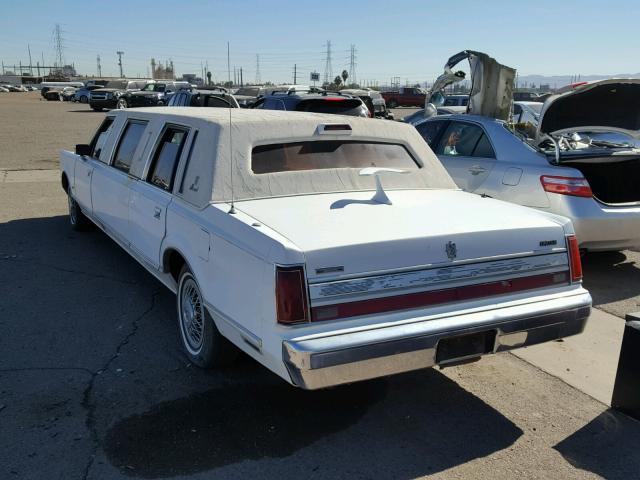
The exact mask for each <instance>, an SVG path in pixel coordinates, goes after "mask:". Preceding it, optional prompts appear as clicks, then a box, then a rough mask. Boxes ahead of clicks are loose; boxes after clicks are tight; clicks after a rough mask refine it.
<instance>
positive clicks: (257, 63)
mask: <svg viewBox="0 0 640 480" xmlns="http://www.w3.org/2000/svg"><path fill="white" fill-rule="evenodd" d="M260 83H261V79H260V55H256V85H260Z"/></svg>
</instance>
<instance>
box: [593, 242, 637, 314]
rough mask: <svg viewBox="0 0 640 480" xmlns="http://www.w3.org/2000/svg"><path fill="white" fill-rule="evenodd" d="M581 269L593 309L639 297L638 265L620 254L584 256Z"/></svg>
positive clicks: (600, 253)
mask: <svg viewBox="0 0 640 480" xmlns="http://www.w3.org/2000/svg"><path fill="white" fill-rule="evenodd" d="M582 268H583V273H584V286H585V288H586V289H587V290H589V291H590V292H591V295H592V297H593V305H594V306H595V307H597V306H599V305H602V304H607V303H613V302H616V301H619V300H626V299H629V298H632V297H637V296H640V265H638V264H636V262H635V261H633V260H632V259H628V258H627V256H626V255H625V254H624V253H622V252H596V253H588V254H587V255H585V256H584V258H583V259H582ZM612 279H615V281H612Z"/></svg>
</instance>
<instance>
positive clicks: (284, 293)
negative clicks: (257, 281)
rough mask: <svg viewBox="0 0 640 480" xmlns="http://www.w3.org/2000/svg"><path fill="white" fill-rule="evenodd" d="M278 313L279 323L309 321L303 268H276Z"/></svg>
mask: <svg viewBox="0 0 640 480" xmlns="http://www.w3.org/2000/svg"><path fill="white" fill-rule="evenodd" d="M276 311H277V319H278V323H282V324H285V325H290V324H292V323H301V322H308V321H309V301H308V298H307V284H306V281H305V278H304V269H303V268H302V267H276Z"/></svg>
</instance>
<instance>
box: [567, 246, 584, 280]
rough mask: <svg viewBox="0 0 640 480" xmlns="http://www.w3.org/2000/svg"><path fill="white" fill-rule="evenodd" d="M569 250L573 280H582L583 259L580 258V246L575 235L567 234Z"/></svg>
mask: <svg viewBox="0 0 640 480" xmlns="http://www.w3.org/2000/svg"><path fill="white" fill-rule="evenodd" d="M567 251H568V252H569V266H570V268H571V282H572V283H576V282H580V281H581V280H582V260H580V248H579V246H578V240H577V239H576V236H575V235H567Z"/></svg>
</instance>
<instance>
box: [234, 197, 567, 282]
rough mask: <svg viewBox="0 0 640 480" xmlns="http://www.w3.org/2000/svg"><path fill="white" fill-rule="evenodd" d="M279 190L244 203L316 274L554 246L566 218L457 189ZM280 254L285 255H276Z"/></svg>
mask: <svg viewBox="0 0 640 480" xmlns="http://www.w3.org/2000/svg"><path fill="white" fill-rule="evenodd" d="M387 194H388V196H389V199H390V200H391V202H392V204H391V205H387V204H382V203H377V202H375V201H373V200H372V192H349V193H331V194H318V195H304V196H298V197H296V198H292V197H279V198H268V199H260V200H249V201H242V202H237V203H236V208H237V209H238V210H240V211H242V212H244V213H246V214H248V215H250V216H251V217H253V218H255V219H256V220H258V221H259V222H261V223H262V224H264V225H266V226H268V227H270V228H271V229H273V230H275V231H276V232H278V233H279V234H280V235H282V236H284V237H286V238H287V239H288V240H290V241H291V242H293V243H294V244H295V245H296V246H297V247H298V248H299V249H300V250H301V251H302V252H303V253H304V255H305V259H306V271H307V278H308V280H309V281H310V282H311V283H313V282H324V281H327V280H334V279H340V278H349V277H351V278H353V277H358V276H363V275H372V274H375V273H378V272H389V271H398V270H402V269H415V268H422V267H425V268H426V267H430V266H442V265H451V264H460V263H469V262H473V261H485V260H492V259H496V258H508V257H516V256H523V255H533V254H541V253H542V254H543V253H551V252H553V251H554V250H556V251H557V250H558V249H563V248H564V247H565V232H564V229H563V226H562V223H563V222H562V221H560V220H556V219H555V218H554V217H551V216H547V215H545V214H542V213H540V212H537V211H535V210H531V209H528V208H525V207H521V206H518V205H515V204H510V203H505V202H501V201H498V200H494V199H491V198H480V197H478V196H477V195H473V194H469V193H465V192H461V191H457V190H395V191H388V192H387ZM276 262H277V259H276Z"/></svg>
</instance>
